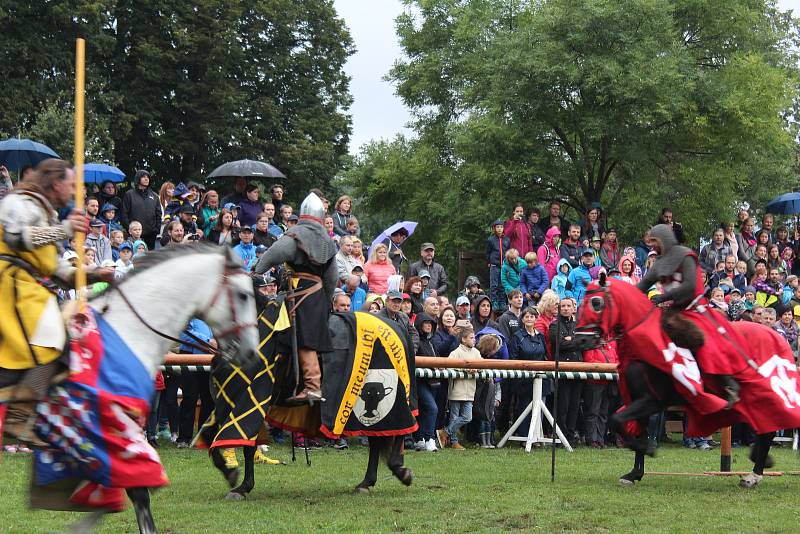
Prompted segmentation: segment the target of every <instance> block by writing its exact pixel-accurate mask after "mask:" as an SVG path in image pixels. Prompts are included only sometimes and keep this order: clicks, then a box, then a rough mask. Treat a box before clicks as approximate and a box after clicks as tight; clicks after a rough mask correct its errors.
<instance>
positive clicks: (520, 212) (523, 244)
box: [504, 202, 531, 256]
mask: <svg viewBox="0 0 800 534" xmlns="http://www.w3.org/2000/svg"><path fill="white" fill-rule="evenodd" d="M504 233H505V235H506V236H507V237H508V240H509V244H510V246H511V248H515V249H517V251H518V252H519V254H520V255H521V256H524V255H525V254H527V253H528V252H530V250H531V233H530V228H529V227H528V223H527V222H525V208H523V207H522V204H520V203H519V202H517V203H516V204H514V211H513V212H512V214H511V218H510V219H509V220H507V221H506V222H505V226H504Z"/></svg>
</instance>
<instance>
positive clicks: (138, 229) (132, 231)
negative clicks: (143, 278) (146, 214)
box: [128, 221, 142, 254]
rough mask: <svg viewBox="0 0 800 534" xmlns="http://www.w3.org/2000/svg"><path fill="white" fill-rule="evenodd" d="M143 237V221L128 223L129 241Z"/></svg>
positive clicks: (134, 241)
mask: <svg viewBox="0 0 800 534" xmlns="http://www.w3.org/2000/svg"><path fill="white" fill-rule="evenodd" d="M140 239H142V223H140V222H139V221H131V223H130V224H129V225H128V242H130V243H131V244H133V243H136V242H137V241H139V240H140ZM133 252H134V254H135V253H136V246H134V247H133Z"/></svg>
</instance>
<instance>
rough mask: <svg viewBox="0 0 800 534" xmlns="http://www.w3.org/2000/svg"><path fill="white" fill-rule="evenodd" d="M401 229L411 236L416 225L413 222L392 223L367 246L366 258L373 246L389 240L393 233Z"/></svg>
mask: <svg viewBox="0 0 800 534" xmlns="http://www.w3.org/2000/svg"><path fill="white" fill-rule="evenodd" d="M401 228H405V229H406V232H408V235H409V236H411V234H413V233H414V230H416V229H417V223H415V222H414V221H400V222H396V223H394V224H393V225H391V226H390V227H389V228H387V229H386V230H384V231H383V232H381V233H380V235H378V237H376V238H375V239H374V240H373V241H372V244H371V245H370V246H369V250H368V251H367V256H369V255H370V254H372V248H373V247H374V246H375V245H377V244H378V243H382V242H383V241H385V240H387V239H388V238H389V236H391V235H392V234H393V233H395V232H396V231H398V230H400V229H401Z"/></svg>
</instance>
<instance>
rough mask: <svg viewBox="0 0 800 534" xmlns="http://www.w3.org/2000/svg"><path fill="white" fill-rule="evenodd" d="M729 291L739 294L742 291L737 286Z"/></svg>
mask: <svg viewBox="0 0 800 534" xmlns="http://www.w3.org/2000/svg"><path fill="white" fill-rule="evenodd" d="M729 293H739V294H740V295H741V294H742V291H741V290H740V289H739V288H738V287H734V288H733V289H731V290H730V291H729Z"/></svg>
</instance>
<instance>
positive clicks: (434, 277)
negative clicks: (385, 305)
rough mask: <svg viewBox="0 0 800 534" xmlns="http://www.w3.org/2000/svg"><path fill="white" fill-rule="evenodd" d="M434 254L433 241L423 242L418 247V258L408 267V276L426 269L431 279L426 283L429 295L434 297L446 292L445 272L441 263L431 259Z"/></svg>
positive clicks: (417, 274) (418, 273) (415, 274)
mask: <svg viewBox="0 0 800 534" xmlns="http://www.w3.org/2000/svg"><path fill="white" fill-rule="evenodd" d="M435 254H436V247H435V246H433V243H423V244H422V247H420V260H419V261H415V262H414V263H412V264H411V267H409V269H408V277H409V278H411V277H412V276H419V275H420V272H421V271H428V274H430V275H431V281H430V282H429V283H428V290H429V292H430V296H432V297H436V296H439V295H444V294H445V293H446V292H447V273H446V272H445V271H444V267H442V265H441V264H439V263H436V262H435V261H433V257H434V255H435Z"/></svg>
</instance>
